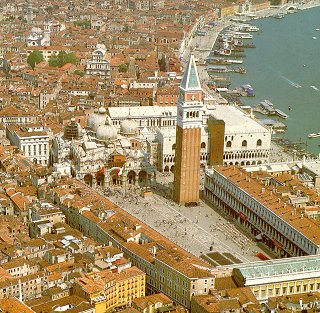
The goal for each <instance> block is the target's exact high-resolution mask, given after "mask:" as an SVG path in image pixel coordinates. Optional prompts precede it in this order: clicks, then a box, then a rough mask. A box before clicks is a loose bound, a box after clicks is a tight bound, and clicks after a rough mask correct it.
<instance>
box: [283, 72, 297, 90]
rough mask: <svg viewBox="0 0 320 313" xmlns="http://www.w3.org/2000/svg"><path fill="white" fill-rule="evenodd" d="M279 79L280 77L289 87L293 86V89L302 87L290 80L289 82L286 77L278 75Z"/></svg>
mask: <svg viewBox="0 0 320 313" xmlns="http://www.w3.org/2000/svg"><path fill="white" fill-rule="evenodd" d="M280 77H281V78H282V79H283V80H285V81H286V82H287V83H288V84H289V85H290V86H293V87H295V88H301V87H302V86H301V85H299V84H297V83H295V82H293V81H292V80H290V79H289V78H287V77H284V76H283V75H280Z"/></svg>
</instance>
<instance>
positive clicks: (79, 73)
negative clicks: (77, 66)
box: [74, 70, 85, 77]
mask: <svg viewBox="0 0 320 313" xmlns="http://www.w3.org/2000/svg"><path fill="white" fill-rule="evenodd" d="M74 74H76V75H79V76H80V77H82V76H84V74H85V73H84V71H80V70H75V71H74Z"/></svg>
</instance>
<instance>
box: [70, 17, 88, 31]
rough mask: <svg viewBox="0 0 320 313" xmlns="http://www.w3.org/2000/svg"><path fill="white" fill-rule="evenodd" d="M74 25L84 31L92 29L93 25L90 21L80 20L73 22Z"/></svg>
mask: <svg viewBox="0 0 320 313" xmlns="http://www.w3.org/2000/svg"><path fill="white" fill-rule="evenodd" d="M73 24H74V25H76V26H80V27H81V28H82V29H89V28H90V27H91V23H90V21H89V20H87V19H85V20H78V21H75V22H73Z"/></svg>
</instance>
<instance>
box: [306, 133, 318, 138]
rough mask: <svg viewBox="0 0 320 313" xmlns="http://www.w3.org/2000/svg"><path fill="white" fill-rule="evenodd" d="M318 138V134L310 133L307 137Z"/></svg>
mask: <svg viewBox="0 0 320 313" xmlns="http://www.w3.org/2000/svg"><path fill="white" fill-rule="evenodd" d="M317 137H320V133H311V134H309V135H308V138H317Z"/></svg>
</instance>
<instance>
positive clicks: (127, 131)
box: [120, 120, 138, 136]
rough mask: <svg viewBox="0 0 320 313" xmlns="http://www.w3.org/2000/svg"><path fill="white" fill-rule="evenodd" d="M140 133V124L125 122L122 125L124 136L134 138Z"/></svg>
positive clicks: (121, 129)
mask: <svg viewBox="0 0 320 313" xmlns="http://www.w3.org/2000/svg"><path fill="white" fill-rule="evenodd" d="M137 132H138V124H137V123H136V122H135V121H133V120H124V121H122V122H121V123H120V133H121V135H124V136H133V135H136V134H137Z"/></svg>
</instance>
